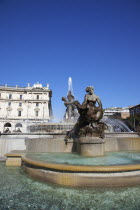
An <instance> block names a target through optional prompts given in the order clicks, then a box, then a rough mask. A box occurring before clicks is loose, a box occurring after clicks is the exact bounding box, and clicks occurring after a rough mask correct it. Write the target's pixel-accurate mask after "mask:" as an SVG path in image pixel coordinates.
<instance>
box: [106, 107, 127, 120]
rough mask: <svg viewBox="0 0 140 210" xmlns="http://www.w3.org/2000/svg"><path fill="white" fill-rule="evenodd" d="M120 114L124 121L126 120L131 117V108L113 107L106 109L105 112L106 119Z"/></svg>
mask: <svg viewBox="0 0 140 210" xmlns="http://www.w3.org/2000/svg"><path fill="white" fill-rule="evenodd" d="M117 113H119V114H120V116H121V118H122V119H126V118H128V117H129V116H130V113H129V107H124V108H118V107H111V108H106V109H105V111H104V117H110V116H112V115H114V114H117Z"/></svg>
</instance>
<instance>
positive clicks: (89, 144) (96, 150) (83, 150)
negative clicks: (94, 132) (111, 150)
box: [77, 137, 105, 157]
mask: <svg viewBox="0 0 140 210" xmlns="http://www.w3.org/2000/svg"><path fill="white" fill-rule="evenodd" d="M104 143H105V140H104V139H101V138H98V137H81V138H80V139H79V143H78V145H77V146H78V147H79V148H77V150H78V153H80V154H81V155H82V156H88V157H96V156H103V155H104Z"/></svg>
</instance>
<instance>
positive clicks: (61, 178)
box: [22, 151, 140, 187]
mask: <svg viewBox="0 0 140 210" xmlns="http://www.w3.org/2000/svg"><path fill="white" fill-rule="evenodd" d="M108 154H109V153H108ZM111 154H113V153H111ZM114 154H118V158H119V157H122V156H123V158H120V160H118V162H116V158H115V162H114V163H113V161H112V162H107V157H109V155H105V156H104V157H98V158H95V157H94V158H93V157H92V158H85V157H84V158H83V157H81V159H82V162H84V161H83V160H85V159H86V161H85V163H84V164H82V165H81V163H80V161H79V163H78V162H77V159H78V155H76V156H75V160H74V155H75V154H63V155H64V157H63V159H62V158H59V157H60V156H61V154H58V153H57V154H56V158H55V160H51V158H49V155H50V156H52V157H54V156H55V155H54V153H50V154H49V153H47V154H46V155H47V157H46V159H45V158H42V157H41V156H42V154H40V156H39V154H33V153H29V154H27V155H26V156H23V157H22V167H23V169H24V171H25V172H27V173H28V174H29V175H30V176H31V177H33V178H35V179H39V180H42V181H47V182H50V183H54V184H60V185H65V186H71V187H119V186H133V185H138V184H140V153H139V152H138V151H137V152H123V153H121V152H120V153H114ZM121 154H122V155H121ZM127 154H128V155H127ZM70 155H71V156H72V157H71V159H73V161H69V162H68V159H70V158H69V157H70ZM37 156H38V157H37ZM66 156H68V158H66ZM44 157H45V154H44ZM111 157H112V156H110V158H111ZM89 159H90V161H89V162H88V165H87V160H89ZM95 159H98V160H97V161H96V160H95ZM100 159H101V162H102V160H103V159H106V160H105V161H106V165H105V161H103V162H102V164H101V162H100V161H99V160H100ZM122 159H123V161H122ZM62 160H63V161H62ZM79 160H80V157H79ZM92 160H93V165H91V162H92ZM72 162H73V164H71V163H72ZM74 162H76V163H74ZM98 164H99V165H98ZM103 164H104V165H103Z"/></svg>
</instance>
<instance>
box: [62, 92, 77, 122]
mask: <svg viewBox="0 0 140 210" xmlns="http://www.w3.org/2000/svg"><path fill="white" fill-rule="evenodd" d="M67 99H68V100H67ZM67 99H66V98H65V97H62V101H64V105H65V106H66V112H65V115H64V121H66V122H72V121H74V120H75V119H76V118H77V110H76V106H75V105H74V96H73V95H72V93H71V91H69V92H68V95H67Z"/></svg>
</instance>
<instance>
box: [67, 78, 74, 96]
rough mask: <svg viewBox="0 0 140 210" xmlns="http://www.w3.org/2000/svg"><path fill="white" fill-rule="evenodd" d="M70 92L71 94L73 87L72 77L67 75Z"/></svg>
mask: <svg viewBox="0 0 140 210" xmlns="http://www.w3.org/2000/svg"><path fill="white" fill-rule="evenodd" d="M69 92H71V93H72V94H73V88H72V78H71V77H69V79H68V93H69Z"/></svg>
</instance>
